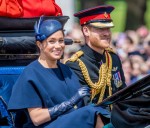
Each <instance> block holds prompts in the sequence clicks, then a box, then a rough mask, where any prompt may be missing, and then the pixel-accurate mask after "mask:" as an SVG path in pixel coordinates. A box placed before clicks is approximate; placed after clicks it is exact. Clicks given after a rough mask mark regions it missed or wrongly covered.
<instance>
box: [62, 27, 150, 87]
mask: <svg viewBox="0 0 150 128" xmlns="http://www.w3.org/2000/svg"><path fill="white" fill-rule="evenodd" d="M66 37H67V38H71V39H73V40H75V41H77V42H79V41H81V42H80V43H73V44H72V45H67V46H66V48H65V54H64V59H63V61H66V60H67V59H68V57H70V56H71V55H72V54H73V53H75V52H76V51H77V50H79V49H80V47H81V46H82V45H83V44H84V38H83V35H82V32H81V28H80V26H79V25H78V24H74V26H73V27H72V30H71V31H70V32H67V34H66ZM111 47H112V48H113V50H114V51H115V52H116V53H117V54H118V55H119V57H120V58H121V61H122V67H123V70H124V75H125V78H126V84H127V85H131V84H132V83H134V82H136V81H137V80H139V79H141V78H142V77H144V76H145V75H147V74H150V32H149V30H148V28H146V27H145V26H141V27H139V28H138V29H137V30H127V31H125V32H120V33H112V42H111Z"/></svg>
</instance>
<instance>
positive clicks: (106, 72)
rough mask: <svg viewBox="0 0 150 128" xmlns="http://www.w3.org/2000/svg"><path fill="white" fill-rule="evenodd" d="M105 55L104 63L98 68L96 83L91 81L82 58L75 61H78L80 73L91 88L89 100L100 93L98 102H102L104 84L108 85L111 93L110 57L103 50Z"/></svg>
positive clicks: (110, 93)
mask: <svg viewBox="0 0 150 128" xmlns="http://www.w3.org/2000/svg"><path fill="white" fill-rule="evenodd" d="M105 56H106V63H103V64H102V65H101V67H100V70H99V79H98V82H96V83H93V82H92V81H91V79H90V76H89V73H88V70H87V68H86V66H85V64H84V63H83V62H82V60H80V59H79V58H78V59H77V61H78V62H79V66H80V68H81V71H82V74H83V76H84V79H85V81H86V82H87V84H88V85H89V86H90V87H91V89H92V96H91V100H93V98H94V97H95V96H96V95H97V94H98V93H100V97H99V100H98V103H100V102H102V100H103V98H104V93H105V89H106V86H108V87H109V96H111V95H112V88H111V77H112V75H111V70H112V58H111V56H110V54H109V53H108V51H106V52H105Z"/></svg>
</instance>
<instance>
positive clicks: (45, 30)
mask: <svg viewBox="0 0 150 128" xmlns="http://www.w3.org/2000/svg"><path fill="white" fill-rule="evenodd" d="M68 19H69V17H68V16H59V17H58V16H56V17H54V16H53V17H49V19H44V16H41V17H40V19H39V21H38V22H36V23H35V25H34V29H35V34H36V35H35V37H36V41H43V40H45V39H46V38H48V37H49V36H50V35H52V34H53V33H55V32H57V31H59V30H63V27H64V25H65V23H66V22H67V20H68Z"/></svg>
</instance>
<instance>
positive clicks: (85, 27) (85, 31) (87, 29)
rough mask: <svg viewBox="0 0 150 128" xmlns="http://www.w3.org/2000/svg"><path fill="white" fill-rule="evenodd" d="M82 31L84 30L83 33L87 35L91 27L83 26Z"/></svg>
mask: <svg viewBox="0 0 150 128" xmlns="http://www.w3.org/2000/svg"><path fill="white" fill-rule="evenodd" d="M82 31H83V34H84V35H85V36H89V34H90V31H89V28H88V27H87V26H83V27H82Z"/></svg>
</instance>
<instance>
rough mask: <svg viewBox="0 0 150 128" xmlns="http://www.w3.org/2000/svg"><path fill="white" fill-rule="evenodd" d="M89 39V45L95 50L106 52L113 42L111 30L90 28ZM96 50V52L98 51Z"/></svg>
mask: <svg viewBox="0 0 150 128" xmlns="http://www.w3.org/2000/svg"><path fill="white" fill-rule="evenodd" d="M86 36H87V37H88V39H89V42H88V45H89V46H90V47H91V48H92V49H94V50H96V49H97V50H98V49H100V50H104V49H105V48H108V47H109V45H110V41H111V31H110V28H96V27H91V26H90V27H88V33H87V35H86ZM97 50H96V51H97Z"/></svg>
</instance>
